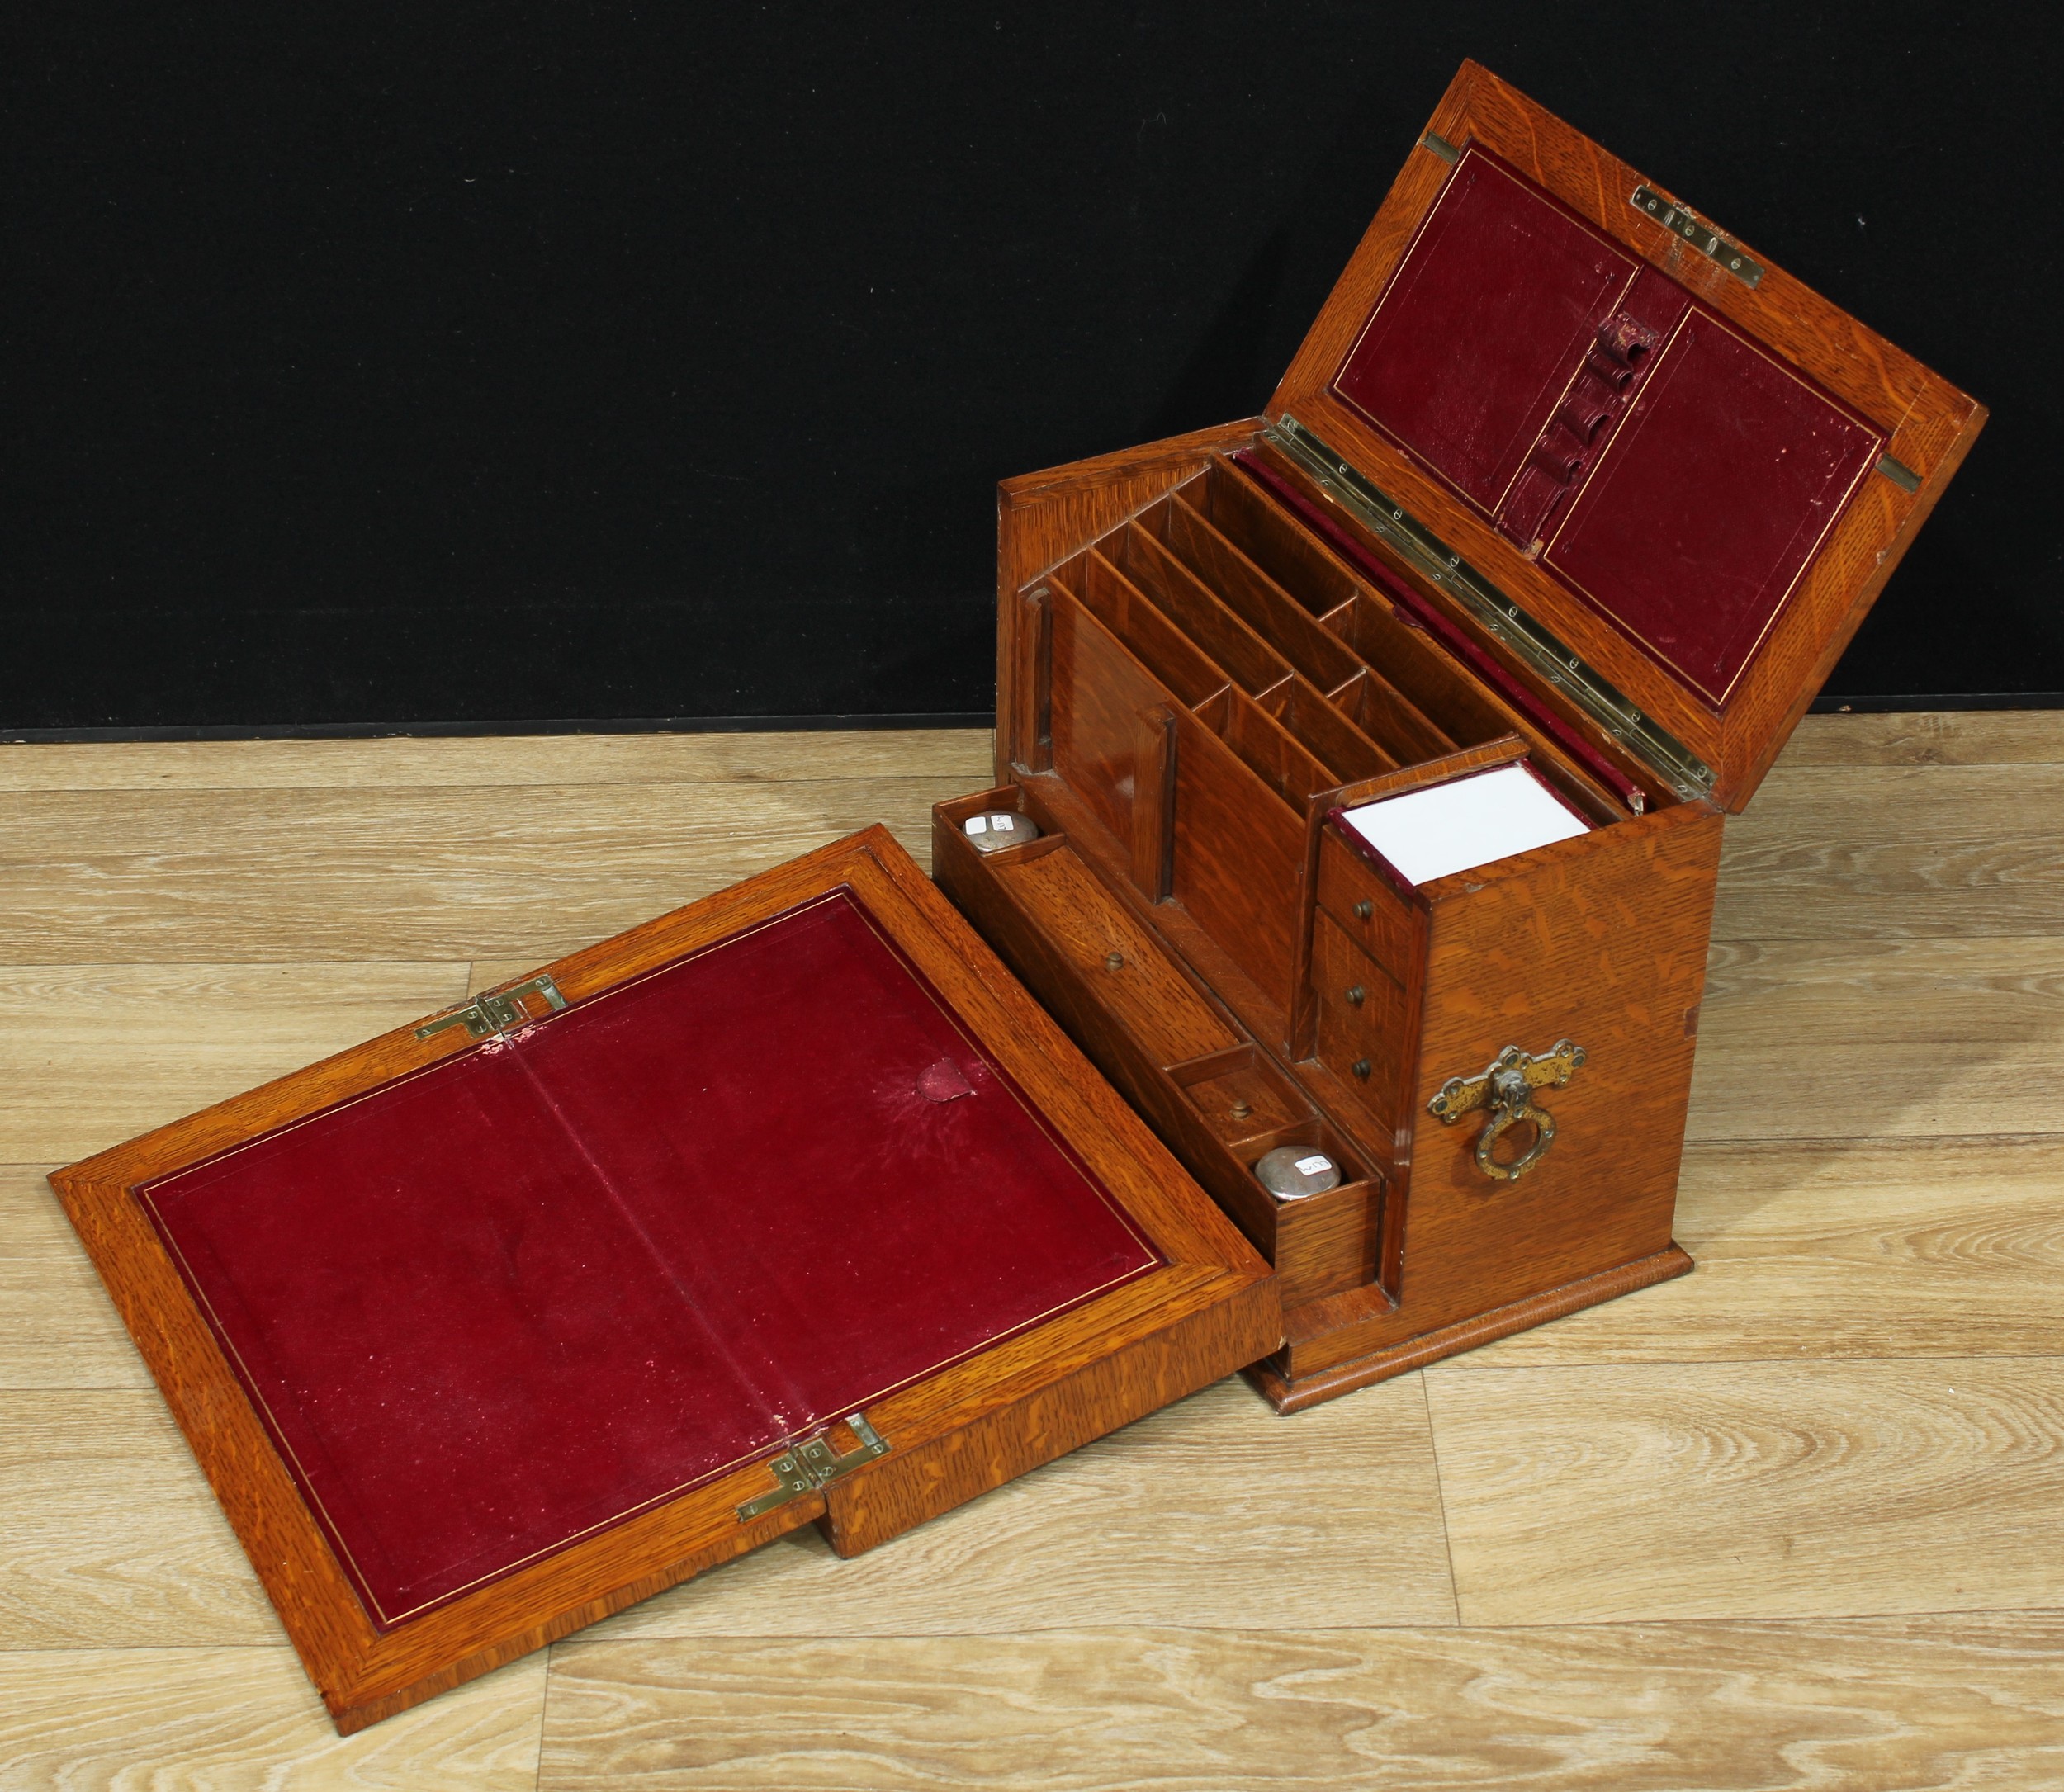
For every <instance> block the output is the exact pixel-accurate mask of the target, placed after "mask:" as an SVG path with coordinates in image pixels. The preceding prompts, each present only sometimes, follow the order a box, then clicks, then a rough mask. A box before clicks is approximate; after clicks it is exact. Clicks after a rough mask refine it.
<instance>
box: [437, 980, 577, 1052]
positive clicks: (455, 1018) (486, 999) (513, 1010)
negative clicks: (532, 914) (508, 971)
mask: <svg viewBox="0 0 2064 1792" xmlns="http://www.w3.org/2000/svg"><path fill="white" fill-rule="evenodd" d="M526 995H542V996H543V997H544V999H545V1007H546V1009H547V1012H550V1013H554V1014H556V1013H557V1012H558V1010H559V1009H562V1008H564V1007H565V1006H566V997H565V996H563V995H561V994H560V993H559V986H558V985H557V984H556V983H555V982H553V981H552V979H551V978H550V977H549V976H546V975H545V974H544V972H542V971H541V972H538V974H537V976H534V977H532V978H530V979H529V980H528V981H526V982H523V983H512V984H511V985H510V986H509V987H508V988H507V989H505V990H496V991H493V992H492V993H491V994H490V995H476V996H475V997H474V998H473V1000H471V1001H470V1002H468V1003H467V1004H466V1005H465V1006H464V1007H463V1008H455V1009H452V1012H451V1013H450V1014H440V1015H439V1016H438V1018H437V1019H435V1020H431V1021H426V1022H424V1024H423V1025H421V1026H420V1027H418V1028H416V1030H415V1036H416V1038H419V1039H427V1038H429V1037H430V1035H431V1034H432V1033H442V1032H443V1031H444V1029H445V1028H447V1027H463V1028H466V1032H467V1033H468V1034H469V1035H470V1036H471V1038H476V1039H485V1038H487V1037H488V1036H489V1035H490V1034H491V1033H508V1032H510V1031H512V1030H513V1029H514V1028H518V1027H522V1026H527V1025H528V1024H529V1023H530V1022H531V1021H533V1020H535V1019H542V1018H543V1017H542V1015H535V1014H532V1013H531V1012H530V1010H529V1009H528V1008H526V1007H525V1006H524V1005H523V998H524V997H525V996H526Z"/></svg>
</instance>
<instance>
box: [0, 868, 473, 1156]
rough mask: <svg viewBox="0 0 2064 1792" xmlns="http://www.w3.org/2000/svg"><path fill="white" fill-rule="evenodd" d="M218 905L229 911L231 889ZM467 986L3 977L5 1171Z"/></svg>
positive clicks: (432, 968) (404, 975)
mask: <svg viewBox="0 0 2064 1792" xmlns="http://www.w3.org/2000/svg"><path fill="white" fill-rule="evenodd" d="M221 900H222V901H223V905H225V906H234V905H236V891H235V887H234V885H230V886H228V887H225V889H224V891H223V895H222V899H221ZM82 931H83V930H82ZM465 993H466V966H465V965H464V964H463V963H446V964H436V963H427V964H426V963H414V964H395V963H381V962H359V963H357V964H314V965H310V964H237V963H231V964H141V965H137V964H83V965H80V964H63V963H59V964H45V965H5V966H0V1162H17V1163H21V1162H29V1161H49V1162H53V1163H56V1162H69V1161H70V1160H72V1159H73V1158H76V1157H83V1156H85V1155H86V1154H87V1153H88V1152H89V1151H97V1150H98V1149H100V1148H101V1147H102V1146H106V1145H111V1144H114V1143H115V1142H116V1141H117V1140H120V1139H124V1138H127V1137H130V1135H131V1134H133V1133H136V1132H142V1131H144V1129H145V1128H149V1127H154V1126H159V1125H162V1124H163V1123H164V1122H165V1121H168V1120H173V1119H177V1118H178V1117H179V1116H180V1115H181V1114H183V1113H192V1111H193V1110H194V1109H196V1108H201V1107H205V1106H206V1105H207V1104H209V1103H211V1102H214V1101H220V1100H221V1099H223V1098H225V1096H229V1095H237V1094H239V1093H241V1092H242V1091H243V1090H246V1089H249V1088H250V1087H251V1086H252V1085H254V1084H257V1083H262V1082H266V1081H268V1080H271V1079H272V1078H273V1077H275V1076H282V1075H283V1074H285V1073H286V1071H292V1070H298V1069H299V1068H300V1067H301V1066H302V1065H304V1064H306V1063H309V1062H310V1061H313V1060H315V1059H317V1058H322V1057H329V1054H330V1053H331V1052H338V1051H341V1050H343V1048H344V1047H346V1046H349V1045H356V1044H357V1043H358V1042H359V1041H360V1040H362V1039H367V1038H372V1037H374V1036H375V1035H376V1034H379V1033H385V1032H386V1031H387V1030H388V1029H389V1028H393V1027H398V1026H400V1025H401V1024H403V1023H404V1022H405V1021H409V1020H412V1019H415V1018H417V1017H418V1016H419V1015H423V1014H430V1013H432V1012H433V1011H434V1010H435V1009H438V1008H441V1007H443V1006H445V1005H447V1004H448V1003H452V1002H456V1001H457V1000H460V999H461V998H462V996H463V995H465Z"/></svg>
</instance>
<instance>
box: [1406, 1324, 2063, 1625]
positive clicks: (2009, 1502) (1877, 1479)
mask: <svg viewBox="0 0 2064 1792" xmlns="http://www.w3.org/2000/svg"><path fill="white" fill-rule="evenodd" d="M1426 1386H1427V1400H1428V1403H1429V1405H1430V1407H1431V1408H1432V1414H1433V1434H1434V1443H1435V1447H1436V1449H1437V1450H1438V1451H1439V1454H1440V1462H1441V1491H1442V1495H1443V1498H1444V1500H1445V1502H1446V1513H1447V1528H1448V1541H1449V1545H1450V1548H1451V1550H1452V1552H1453V1559H1454V1565H1455V1581H1456V1598H1457V1600H1458V1601H1459V1602H1460V1609H1461V1614H1462V1621H1463V1622H1464V1623H1465V1624H1558V1623H1604V1622H1624V1621H1628V1620H1638V1619H1650V1618H1659V1617H1669V1618H1673V1619H1687V1618H1729V1617H1766V1616H1778V1615H1784V1616H1791V1617H1801V1616H1803V1617H1832V1616H1840V1615H1873V1614H1887V1613H1895V1612H1930V1611H1971V1610H1986V1609H1988V1608H1999V1609H2015V1608H2020V1609H2028V1608H2033V1607H2053V1606H2061V1605H2064V1358H2060V1357H2055V1356H2051V1357H2022V1358H2014V1359H1996V1358H1995V1359H1988V1358H1964V1359H1946V1360H1945V1359H1930V1360H1926V1361H1917V1362H1883V1361H1879V1362H1868V1361H1851V1362H1825V1361H1824V1362H1813V1363H1806V1364H1800V1363H1739V1362H1736V1363H1714V1364H1618V1365H1613V1366H1610V1367H1578V1366H1571V1367H1568V1368H1559V1369H1446V1368H1436V1369H1430V1370H1428V1371H1427V1374H1426Z"/></svg>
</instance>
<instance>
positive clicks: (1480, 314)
mask: <svg viewBox="0 0 2064 1792" xmlns="http://www.w3.org/2000/svg"><path fill="white" fill-rule="evenodd" d="M1639 266H1640V262H1639V261H1638V259H1637V258H1636V257H1635V256H1633V255H1631V254H1630V253H1628V252H1627V251H1626V250H1625V249H1623V248H1620V247H1619V245H1618V244H1615V243H1613V242H1612V241H1611V240H1610V239H1607V237H1605V236H1603V235H1602V234H1600V233H1599V232H1598V231H1596V230H1593V229H1591V228H1590V226H1589V225H1586V224H1584V223H1583V222H1582V221H1581V220H1579V219H1577V218H1575V217H1574V216H1572V215H1570V214H1569V213H1568V212H1565V211H1564V210H1561V209H1560V207H1558V206H1555V205H1554V204H1552V203H1551V202H1549V201H1547V200H1546V196H1545V195H1543V194H1542V192H1541V190H1540V189H1539V188H1538V187H1534V186H1532V185H1531V184H1530V183H1528V182H1525V181H1523V180H1522V178H1521V177H1519V176H1518V175H1517V174H1516V173H1512V171H1511V170H1509V169H1508V168H1506V167H1505V166H1504V164H1503V163H1500V162H1498V161H1496V160H1494V158H1491V157H1489V156H1487V155H1485V154H1483V152H1482V151H1480V150H1475V149H1473V150H1471V151H1470V152H1469V153H1468V154H1465V156H1464V157H1463V158H1462V160H1461V162H1460V165H1458V166H1457V168H1456V170H1455V173H1453V174H1452V175H1451V176H1450V177H1449V179H1448V182H1447V185H1446V187H1444V188H1443V189H1442V190H1441V196H1440V198H1439V200H1438V201H1436V202H1435V205H1434V207H1433V210H1432V213H1431V214H1430V215H1429V216H1428V217H1427V221H1426V223H1425V224H1424V225H1423V226H1422V228H1421V229H1420V233H1419V235H1418V239H1417V240H1416V241H1415V242H1414V243H1413V246H1412V248H1411V251H1410V253H1408V255H1407V256H1406V258H1405V260H1404V262H1403V264H1402V265H1401V266H1400V267H1399V269H1398V272H1396V274H1394V276H1393V277H1391V280H1390V282H1389V286H1386V287H1385V290H1384V293H1383V296H1382V297H1381V298H1380V300H1378V301H1377V304H1376V309H1375V311H1374V312H1373V313H1372V314H1371V315H1370V319H1369V322H1368V323H1367V324H1366V326H1364V328H1363V330H1362V333H1361V339H1360V340H1359V341H1358V342H1356V344H1355V346H1354V348H1353V349H1352V351H1351V352H1349V354H1348V357H1347V361H1346V362H1345V363H1344V364H1343V365H1342V367H1341V370H1340V371H1339V373H1338V375H1337V376H1336V377H1335V379H1334V381H1333V390H1335V391H1336V392H1337V393H1338V394H1339V395H1340V396H1341V397H1342V398H1344V399H1345V400H1347V402H1348V403H1349V404H1352V405H1354V406H1355V407H1356V409H1360V410H1361V411H1363V412H1364V413H1366V414H1367V415H1368V416H1369V417H1370V418H1372V419H1373V420H1374V421H1375V423H1379V424H1380V425H1381V426H1382V428H1385V430H1387V431H1389V433H1390V434H1392V435H1394V436H1395V437H1397V438H1398V440H1399V442H1402V443H1403V444H1404V446H1405V447H1408V448H1409V449H1410V450H1411V451H1412V452H1413V453H1414V454H1416V455H1417V456H1418V457H1419V458H1420V459H1421V460H1422V461H1425V462H1426V463H1427V466H1431V467H1432V468H1433V469H1434V470H1436V471H1437V472H1439V473H1441V474H1444V475H1446V477H1447V479H1448V480H1450V481H1451V482H1452V483H1453V484H1454V485H1456V486H1457V487H1458V488H1459V489H1460V490H1461V491H1462V492H1463V493H1465V494H1466V495H1467V496H1469V497H1470V498H1471V499H1475V502H1476V503H1477V504H1479V505H1481V506H1482V507H1483V508H1484V509H1485V510H1494V509H1496V508H1497V507H1498V500H1499V499H1500V498H1501V496H1502V495H1503V493H1504V490H1505V488H1506V486H1507V485H1509V484H1510V483H1511V481H1512V478H1513V476H1514V475H1516V474H1517V472H1518V471H1519V469H1520V466H1521V463H1522V461H1524V460H1525V458H1526V456H1527V451H1528V450H1529V449H1530V448H1531V447H1532V446H1533V445H1534V443H1535V442H1536V440H1537V439H1538V438H1539V437H1540V436H1541V432H1542V431H1543V429H1544V428H1546V426H1547V423H1548V421H1549V418H1550V415H1551V414H1553V412H1554V411H1555V407H1556V405H1557V404H1558V403H1559V402H1560V400H1561V398H1562V396H1563V392H1564V389H1565V387H1566V386H1567V385H1569V381H1570V378H1571V376H1572V375H1573V374H1574V372H1575V371H1576V369H1577V366H1578V364H1579V362H1580V361H1581V360H1582V359H1583V357H1584V352H1585V350H1586V349H1587V348H1588V347H1589V346H1590V345H1591V343H1592V341H1593V338H1594V337H1595V336H1596V335H1597V333H1598V329H1599V327H1600V326H1601V325H1602V324H1604V323H1605V321H1606V320H1607V318H1609V317H1610V316H1611V315H1612V310H1613V306H1614V304H1615V302H1616V301H1617V299H1618V298H1619V296H1620V295H1621V292H1622V291H1625V289H1626V285H1627V282H1628V281H1630V280H1631V279H1632V277H1633V276H1634V272H1635V270H1636V267H1639Z"/></svg>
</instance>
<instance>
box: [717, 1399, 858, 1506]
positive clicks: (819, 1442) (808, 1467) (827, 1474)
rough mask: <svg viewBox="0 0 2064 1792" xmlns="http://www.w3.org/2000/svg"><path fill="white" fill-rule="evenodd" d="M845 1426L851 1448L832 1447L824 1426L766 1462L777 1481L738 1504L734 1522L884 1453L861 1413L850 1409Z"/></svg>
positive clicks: (828, 1481) (825, 1484)
mask: <svg viewBox="0 0 2064 1792" xmlns="http://www.w3.org/2000/svg"><path fill="white" fill-rule="evenodd" d="M845 1428H846V1429H847V1430H849V1431H850V1432H851V1433H852V1434H853V1435H854V1438H855V1439H856V1440H858V1441H857V1442H856V1443H855V1444H854V1447H853V1448H852V1449H849V1450H845V1451H844V1452H840V1451H839V1450H835V1449H832V1447H831V1438H830V1435H829V1428H828V1427H827V1429H826V1430H823V1431H820V1432H818V1433H817V1435H816V1436H815V1437H813V1438H812V1439H811V1440H809V1441H808V1442H807V1444H796V1445H795V1446H794V1447H793V1449H784V1450H783V1451H782V1453H781V1454H779V1456H777V1457H775V1458H774V1460H773V1461H772V1462H770V1463H768V1464H767V1471H768V1473H770V1474H771V1475H772V1476H773V1477H774V1480H775V1481H776V1482H778V1483H779V1485H778V1486H776V1487H775V1488H774V1491H773V1492H771V1493H763V1494H761V1495H760V1496H759V1497H758V1498H757V1499H753V1500H748V1501H746V1503H745V1504H744V1505H743V1506H740V1507H739V1508H738V1522H739V1523H740V1524H741V1525H742V1524H744V1523H746V1521H747V1520H750V1519H755V1518H757V1517H759V1516H760V1514H761V1513H763V1512H771V1511H774V1508H775V1507H776V1506H786V1505H787V1504H788V1502H789V1501H791V1500H799V1499H801V1498H802V1496H803V1495H805V1494H806V1493H815V1492H817V1490H818V1489H819V1488H820V1487H829V1486H830V1485H831V1483H832V1482H834V1481H836V1480H838V1479H839V1478H840V1477H842V1476H845V1475H850V1474H851V1473H853V1471H854V1469H855V1468H862V1467H864V1465H865V1464H867V1463H871V1462H872V1461H873V1460H874V1459H875V1458H876V1457H877V1456H886V1455H887V1454H888V1443H887V1441H886V1440H884V1439H883V1436H882V1435H881V1434H880V1433H879V1432H878V1431H877V1430H875V1429H874V1427H873V1426H871V1425H869V1423H868V1422H867V1415H866V1414H865V1413H864V1412H856V1413H854V1415H853V1416H852V1417H851V1418H850V1419H848V1420H847V1421H845Z"/></svg>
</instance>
